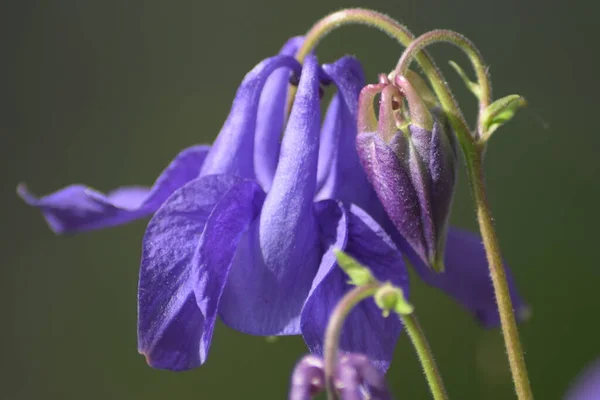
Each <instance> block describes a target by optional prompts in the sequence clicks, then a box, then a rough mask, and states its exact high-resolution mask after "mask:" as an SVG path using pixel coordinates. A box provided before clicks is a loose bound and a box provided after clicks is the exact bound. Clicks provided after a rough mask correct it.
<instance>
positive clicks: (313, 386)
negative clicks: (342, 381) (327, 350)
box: [289, 355, 325, 400]
mask: <svg viewBox="0 0 600 400" xmlns="http://www.w3.org/2000/svg"><path fill="white" fill-rule="evenodd" d="M323 390H325V373H324V372H323V360H322V359H321V358H319V357H316V356H313V355H308V356H304V357H303V358H302V360H300V362H299V363H298V364H297V365H296V368H294V373H293V374H292V384H291V387H290V396H289V400H310V399H312V398H313V397H314V396H316V395H317V394H319V393H321V392H322V391H323Z"/></svg>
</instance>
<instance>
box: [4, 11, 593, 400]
mask: <svg viewBox="0 0 600 400" xmlns="http://www.w3.org/2000/svg"><path fill="white" fill-rule="evenodd" d="M585 4H586V2H579V3H578V2H571V3H567V2H564V1H544V0H531V1H519V0H506V1H503V2H497V1H490V0H485V1H475V0H462V1H452V2H450V1H444V0H405V1H392V0H371V1H347V2H342V1H337V0H331V1H322V0H321V1H318V0H305V1H294V2H286V1H277V0H261V1H247V2H246V1H237V2H232V1H216V2H201V1H174V2H168V1H158V0H147V1H116V0H94V1H92V0H89V1H76V0H71V1H68V0H62V1H27V0H23V1H6V2H2V5H1V6H0V46H1V47H0V49H1V53H0V54H1V58H2V59H1V61H0V69H1V70H2V73H1V74H0V83H1V85H0V101H1V104H0V106H1V107H0V116H1V118H0V130H1V132H0V151H1V157H0V167H1V168H0V175H1V180H0V182H1V183H2V184H1V190H2V197H1V198H2V201H3V204H2V205H3V207H2V210H3V211H2V223H1V224H0V229H1V230H0V232H1V235H2V236H1V237H0V238H1V241H0V243H1V246H2V249H1V251H0V260H1V267H0V268H1V269H0V271H1V272H0V274H1V276H0V278H1V279H0V285H1V288H0V296H1V297H0V298H1V300H2V316H1V318H0V345H1V346H2V349H1V353H0V354H1V357H0V368H1V371H0V398H2V399H14V400H20V399H55V398H56V399H77V398H82V399H145V400H150V399H165V398H168V399H184V398H196V399H204V398H226V399H229V398H263V399H283V398H285V397H286V393H287V388H288V381H289V374H290V371H291V370H292V368H293V366H294V363H295V362H296V360H297V359H298V358H299V357H300V356H301V355H302V354H303V353H304V352H305V348H304V345H303V342H302V340H301V339H300V338H299V337H292V338H282V339H280V340H279V341H277V342H276V343H272V344H270V343H267V342H266V340H265V339H264V338H260V337H251V336H245V335H242V334H239V333H237V332H234V331H232V330H230V329H229V328H227V327H225V326H223V325H220V326H218V328H217V330H216V332H215V336H214V342H213V346H212V349H211V353H210V357H209V360H208V362H207V364H205V365H204V366H203V367H201V368H199V369H196V370H194V371H191V372H186V373H171V372H165V371H157V370H153V369H151V368H149V367H148V366H146V364H145V362H144V359H143V357H141V356H139V355H138V354H137V352H136V286H137V274H138V262H139V255H140V240H141V237H142V234H143V232H144V227H145V224H146V222H145V221H138V222H136V223H134V224H131V225H128V226H124V227H120V228H117V229H112V230H104V231H99V232H92V233H88V234H82V235H79V236H73V237H57V236H55V235H53V234H52V233H51V232H50V231H49V230H48V229H47V227H46V225H45V223H44V222H43V220H42V218H41V217H40V215H39V213H38V212H37V211H35V210H32V209H29V208H27V207H26V206H25V205H24V204H22V203H21V201H20V200H19V199H18V198H17V196H16V195H15V194H14V188H15V186H16V184H17V183H18V182H21V181H25V182H27V183H28V184H29V185H30V187H31V189H32V190H34V191H35V192H37V193H40V194H44V193H48V192H50V191H53V190H55V189H57V188H60V187H62V186H64V185H66V184H69V183H71V182H84V183H87V184H90V185H92V186H94V187H96V188H98V189H100V190H107V189H110V188H113V187H116V186H119V185H125V184H135V183H138V184H151V183H152V182H153V180H154V178H155V177H156V176H157V174H158V173H159V172H160V171H161V169H162V168H163V167H164V166H165V165H166V164H167V163H168V162H169V161H170V160H171V158H172V157H173V156H174V155H175V154H176V153H177V152H178V151H179V150H180V149H182V148H184V147H186V146H189V145H191V144H194V143H208V142H211V141H212V140H213V139H214V137H215V135H216V134H217V133H218V131H219V129H220V127H221V124H222V122H223V121H224V119H225V117H226V115H227V113H228V110H229V106H230V104H231V100H232V98H233V95H234V91H235V89H236V87H237V85H238V84H239V82H240V81H241V79H242V77H243V76H244V74H245V73H246V72H247V71H248V70H249V69H250V68H251V67H252V66H253V65H255V64H256V63H257V62H258V61H259V60H261V59H262V58H264V57H267V56H270V55H272V54H274V53H275V52H276V51H277V50H278V49H279V47H280V46H281V45H282V44H283V43H284V41H285V40H286V39H287V38H288V37H291V36H293V35H297V34H301V33H303V32H305V31H306V30H307V29H308V28H309V27H310V26H311V24H312V23H313V22H314V21H316V20H317V19H318V18H319V17H321V16H323V15H324V14H326V13H328V12H330V11H332V10H335V9H338V8H341V7H344V6H346V7H347V6H362V7H370V8H374V9H378V10H380V11H383V12H386V13H388V14H390V15H391V16H393V17H395V18H398V19H399V20H400V21H401V22H403V23H405V24H407V25H408V26H409V27H410V28H411V30H413V31H414V32H415V33H423V32H425V31H426V30H430V29H434V28H449V29H454V30H456V31H459V32H461V33H463V34H465V35H467V36H468V37H470V38H471V39H472V40H473V41H475V43H476V44H477V45H478V46H479V48H480V49H481V51H482V52H483V54H484V56H485V58H486V61H487V63H488V64H489V65H490V66H491V74H492V78H493V83H494V89H495V93H496V95H497V97H500V96H504V95H507V94H511V93H519V94H522V95H524V96H525V97H526V98H527V99H528V100H529V103H530V107H529V108H528V109H526V110H525V111H523V112H521V113H520V114H519V115H518V117H517V118H516V119H515V121H513V122H511V123H510V124H509V125H508V126H507V127H504V128H502V129H501V130H500V131H498V132H497V133H496V134H495V137H494V139H493V141H492V144H491V147H490V148H489V150H488V157H487V160H486V166H487V171H488V183H489V188H490V197H491V203H492V206H493V210H494V213H495V216H496V219H497V221H496V222H497V227H498V231H499V235H500V238H501V243H502V246H503V252H504V255H505V257H506V259H507V260H508V261H509V262H510V264H511V266H512V268H513V271H514V275H515V277H516V279H517V281H518V284H519V287H520V289H521V292H522V294H523V295H524V296H525V297H526V299H527V300H528V302H529V303H530V304H531V306H532V311H533V315H532V318H531V320H530V321H529V322H527V323H525V324H523V325H522V330H521V332H522V339H523V344H524V347H525V349H526V356H527V361H528V365H529V370H530V374H531V380H532V382H533V387H534V390H535V392H536V394H537V398H538V399H559V398H561V397H562V393H564V391H565V390H566V388H567V387H568V385H569V382H570V381H571V380H572V379H573V377H574V376H576V375H577V373H578V372H579V371H580V370H581V369H582V368H583V367H584V366H585V365H586V364H587V363H588V362H590V361H592V360H593V359H595V358H596V357H600V339H599V338H600V326H599V324H598V319H599V317H600V297H599V295H598V293H599V292H598V286H599V284H600V272H599V269H598V265H597V263H598V261H597V257H595V251H596V250H597V248H598V243H597V239H598V234H597V231H598V230H597V226H598V222H599V218H598V212H597V209H596V207H597V206H598V204H599V203H600V201H599V200H600V196H599V184H598V176H599V175H598V172H599V168H598V165H599V158H600V157H599V153H598V149H599V145H600V135H599V134H598V128H597V124H596V123H594V122H593V118H595V117H596V116H598V108H597V104H598V101H597V93H598V89H599V87H598V86H599V85H598V82H599V80H598V78H597V76H596V75H595V74H596V73H597V66H598V55H597V49H598V42H597V38H598V31H599V30H598V23H597V21H596V19H595V13H594V10H592V8H591V7H590V8H589V9H586V6H585ZM590 4H591V3H590ZM400 52H401V49H400V48H399V47H398V46H397V45H396V44H395V43H394V42H392V41H391V40H390V39H388V38H387V37H386V36H384V35H383V34H381V33H379V32H377V31H374V30H369V29H367V28H364V27H351V28H345V29H342V30H340V31H338V32H335V33H334V34H332V35H331V36H330V37H328V38H327V39H326V40H325V41H324V42H323V44H322V45H321V47H320V48H319V49H318V53H319V55H320V57H321V60H322V61H324V62H327V61H333V60H334V59H336V58H337V57H339V56H341V55H344V54H348V53H349V54H355V55H357V56H358V57H359V58H360V59H361V60H362V61H363V63H364V66H365V69H366V71H367V76H368V79H369V80H370V81H372V82H373V81H375V80H376V76H377V75H376V74H377V73H379V72H387V71H388V70H390V69H391V68H392V67H393V65H395V62H396V60H397V58H398V57H399V56H400ZM433 54H434V56H435V57H436V59H437V61H438V64H440V65H443V66H444V68H445V71H447V73H446V75H447V76H448V79H449V81H450V83H451V85H452V87H453V88H454V89H455V92H456V94H457V96H458V99H459V101H460V102H461V104H462V107H463V109H464V110H465V111H468V112H469V113H470V115H471V116H473V115H474V113H473V110H474V109H475V102H474V100H473V98H472V97H471V96H470V94H469V93H468V92H467V91H466V89H464V87H463V85H462V83H461V82H460V81H459V80H458V79H457V78H456V75H455V74H453V73H452V72H451V71H450V70H449V68H446V67H447V64H446V61H447V60H449V59H454V60H456V61H458V62H459V63H461V64H462V65H464V66H465V67H468V64H467V61H466V59H465V57H464V56H463V55H462V54H460V53H459V52H458V51H457V50H455V49H452V48H450V47H449V46H445V45H438V46H435V47H434V48H433ZM453 222H454V224H455V225H459V226H462V227H466V228H471V229H473V230H474V229H476V224H475V220H474V215H473V212H472V202H471V199H470V196H469V193H468V188H467V185H466V183H465V180H464V179H462V181H461V182H460V186H459V188H458V194H457V199H456V201H455V211H454V214H453ZM412 300H413V302H414V304H416V306H417V310H418V315H419V317H420V319H421V321H422V324H423V325H424V328H425V330H426V332H427V334H428V336H429V338H430V341H431V345H432V347H433V350H434V352H435V354H436V356H437V359H438V361H439V365H440V367H441V369H442V372H443V375H444V378H445V380H446V384H447V386H448V388H449V391H450V394H451V395H452V397H453V398H455V399H509V398H513V396H512V392H513V389H512V386H511V383H510V377H509V374H508V371H507V367H506V361H505V358H504V350H503V347H502V346H503V345H502V339H501V337H500V332H499V331H498V330H495V331H484V330H482V329H480V328H479V327H478V326H477V325H476V324H475V323H474V322H473V320H472V319H471V317H470V316H469V315H467V314H466V313H465V312H463V311H462V310H461V309H460V308H459V307H458V306H456V305H455V304H454V303H452V302H451V301H449V300H448V299H447V298H446V297H445V296H444V295H443V294H441V293H439V292H437V291H435V290H432V289H430V288H427V287H424V286H423V285H422V284H420V283H419V282H416V281H415V285H414V290H413V298H412ZM388 379H389V382H390V385H391V387H392V389H393V391H394V393H395V395H396V397H397V398H399V399H427V398H429V397H428V394H427V388H426V385H425V382H424V379H423V377H422V376H421V371H420V367H419V365H418V363H417V361H416V359H415V356H414V354H413V351H412V348H411V347H410V344H409V342H408V340H407V339H406V337H404V336H403V337H402V338H401V340H400V342H399V343H398V347H397V351H396V354H395V359H394V364H393V367H392V368H391V370H390V372H389V375H388Z"/></svg>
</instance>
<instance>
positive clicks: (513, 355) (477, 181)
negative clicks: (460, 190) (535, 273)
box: [467, 151, 533, 400]
mask: <svg viewBox="0 0 600 400" xmlns="http://www.w3.org/2000/svg"><path fill="white" fill-rule="evenodd" d="M482 154H483V153H482V151H479V152H476V153H475V154H474V155H473V156H472V157H467V169H468V173H469V180H470V181H471V187H472V189H473V196H474V197H475V204H476V207H477V220H478V222H479V227H480V229H481V236H482V237H483V245H484V247H485V252H486V255H487V261H488V265H489V269H490V276H491V279H492V284H493V286H494V293H495V295H496V303H497V304H498V312H499V314H500V322H501V325H502V334H503V336H504V344H505V346H506V352H507V353H508V362H509V364H510V369H511V372H512V377H513V382H514V385H515V391H516V392H517V396H518V398H519V399H520V400H532V399H533V392H532V390H531V384H530V383H529V377H528V375H527V366H526V364H525V357H524V356H523V349H522V347H521V341H520V340H519V330H518V328H517V321H516V319H515V314H514V309H513V305H512V301H511V298H510V291H509V288H508V282H507V280H506V273H505V270H504V266H503V265H502V256H501V253H500V245H499V243H498V237H497V235H496V231H495V229H494V222H493V221H494V220H493V218H492V213H491V210H490V207H489V204H488V202H487V196H486V191H485V177H484V172H483V165H482V162H481V161H482V160H481V156H482Z"/></svg>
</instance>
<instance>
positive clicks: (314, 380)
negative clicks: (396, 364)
mask: <svg viewBox="0 0 600 400" xmlns="http://www.w3.org/2000/svg"><path fill="white" fill-rule="evenodd" d="M334 385H335V387H336V388H337V389H338V390H339V394H340V396H341V399H342V400H360V399H372V400H389V399H391V398H392V396H391V395H390V392H389V390H388V388H387V385H386V383H385V377H384V376H383V374H382V373H381V371H379V370H377V368H375V367H374V366H373V364H372V363H371V362H370V361H369V359H368V358H367V356H365V355H362V354H352V353H349V354H344V355H342V356H340V358H339V363H338V365H337V369H336V371H335V376H334ZM324 390H325V373H324V370H323V360H322V359H321V358H320V357H316V356H314V355H309V356H305V357H304V358H302V360H300V362H298V364H297V365H296V368H295V369H294V372H293V374H292V382H291V387H290V396H289V400H309V399H312V398H313V397H314V396H316V395H317V394H319V393H321V392H323V391H324Z"/></svg>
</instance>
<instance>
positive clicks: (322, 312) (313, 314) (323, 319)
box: [301, 202, 408, 370]
mask: <svg viewBox="0 0 600 400" xmlns="http://www.w3.org/2000/svg"><path fill="white" fill-rule="evenodd" d="M333 206H334V203H332V202H324V203H320V204H319V208H318V211H319V213H318V218H319V222H320V223H322V224H323V226H322V227H321V232H322V239H323V247H324V248H326V249H327V248H328V249H329V250H328V252H331V251H332V249H333V247H336V248H341V249H342V250H344V251H345V252H346V253H348V254H349V255H351V256H352V257H354V258H356V259H357V260H358V261H359V262H362V263H364V264H365V265H368V267H369V269H371V271H372V272H373V275H374V276H375V277H376V278H377V279H379V280H381V281H388V280H389V281H391V282H392V283H393V284H394V285H397V286H399V287H401V288H402V289H403V290H405V292H406V293H408V275H407V272H406V267H405V265H404V261H403V259H402V254H400V252H399V251H398V250H397V249H396V247H395V245H394V244H393V242H392V240H391V239H390V238H389V237H388V236H387V234H386V233H385V232H384V231H383V229H382V228H381V227H380V226H379V225H378V224H377V223H376V222H375V221H374V220H373V219H372V218H371V217H370V216H369V215H368V214H367V213H365V212H364V211H363V210H361V209H360V208H358V207H356V206H354V205H352V206H350V208H349V209H346V210H344V209H342V207H343V206H342V205H338V207H339V208H340V210H338V211H337V212H335V210H333V209H332V207H333ZM336 214H337V215H338V218H337V220H336V219H334V218H332V216H334V215H336ZM346 218H347V220H346ZM344 221H346V222H344ZM344 224H346V226H347V231H346V229H344V227H343V226H342V227H341V226H340V225H344ZM346 232H347V239H345V237H344V236H345V235H346ZM344 242H346V243H345V246H343V247H342V246H340V245H341V244H343V243H344ZM347 281H348V277H347V276H346V275H345V274H344V272H343V271H342V270H341V268H339V267H337V265H336V264H335V259H332V258H331V257H327V256H325V257H323V262H322V263H321V266H320V267H319V272H318V274H317V277H316V278H315V281H314V283H313V287H312V289H311V293H310V295H309V297H308V299H307V301H306V304H305V306H304V310H303V311H302V324H301V326H302V335H303V337H304V340H305V342H306V344H307V345H308V347H309V349H310V350H311V352H312V353H315V354H322V352H323V337H324V333H325V328H326V325H327V322H328V320H329V316H330V314H331V312H332V311H333V309H334V307H335V306H336V304H337V303H338V302H339V300H340V299H341V298H342V297H343V295H344V294H345V293H346V292H347V291H348V290H350V289H351V286H350V285H349V284H348V283H347ZM344 326H345V327H344V330H343V331H342V336H341V340H340V349H341V350H342V351H347V352H360V353H364V354H366V355H367V356H368V357H369V358H370V359H371V360H372V361H373V363H374V365H375V366H376V367H377V368H379V369H381V370H385V369H387V367H388V366H389V363H390V362H391V359H392V354H393V350H394V347H395V344H396V340H397V339H398V335H399V334H400V332H401V330H402V325H401V323H400V321H399V320H398V319H397V318H383V316H382V315H381V310H380V309H379V308H378V307H377V306H376V305H375V303H374V301H373V300H372V299H367V300H365V301H363V302H362V303H360V304H359V305H358V306H357V307H355V309H354V310H353V311H352V312H351V313H350V314H349V315H348V318H347V319H346V322H345V325H344Z"/></svg>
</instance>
